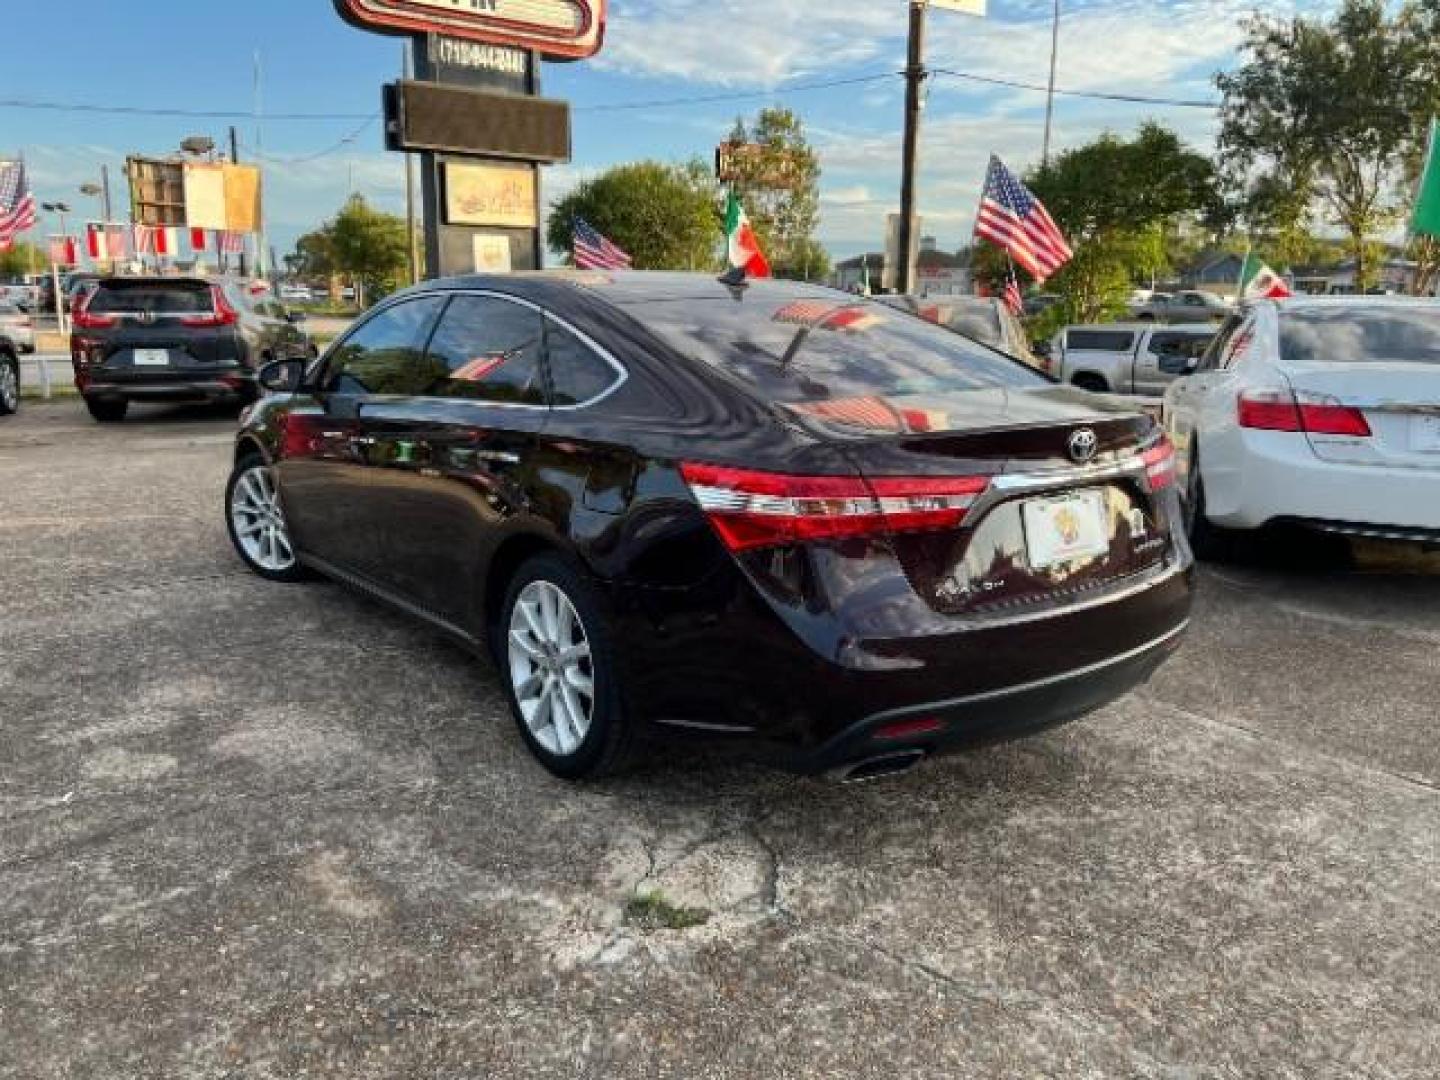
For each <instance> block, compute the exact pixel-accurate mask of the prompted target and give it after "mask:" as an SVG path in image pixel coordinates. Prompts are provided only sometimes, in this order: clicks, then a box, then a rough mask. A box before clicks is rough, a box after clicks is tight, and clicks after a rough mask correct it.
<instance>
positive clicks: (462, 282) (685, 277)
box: [404, 270, 866, 307]
mask: <svg viewBox="0 0 1440 1080" xmlns="http://www.w3.org/2000/svg"><path fill="white" fill-rule="evenodd" d="M435 289H444V290H453V289H487V290H492V291H494V292H499V293H506V294H509V295H511V296H517V297H520V298H522V299H527V300H531V301H533V302H535V303H542V304H543V303H545V302H547V301H549V302H563V300H564V298H565V297H567V296H568V297H571V298H573V297H574V296H575V295H576V294H580V293H584V294H589V295H591V296H594V297H597V298H599V299H602V300H606V301H608V302H610V303H612V304H616V305H618V306H620V307H629V306H632V305H635V304H644V303H647V302H653V301H657V300H736V299H741V300H743V299H744V298H746V297H754V298H755V299H756V300H761V299H767V300H779V301H783V300H799V299H825V300H833V301H835V302H836V303H837V304H855V303H865V302H866V301H865V298H864V297H857V296H855V295H854V294H853V293H847V292H843V291H841V290H840V289H832V288H830V287H828V286H826V285H816V284H811V283H808V282H803V281H781V280H777V279H775V278H764V279H752V280H750V281H748V282H746V284H745V286H744V288H743V289H740V288H736V287H734V286H730V285H726V284H725V283H724V282H722V281H720V279H719V278H718V277H717V276H716V275H714V274H685V273H670V272H664V271H645V270H626V271H617V272H615V273H606V272H601V271H586V270H578V271H577V270H540V271H535V272H526V273H518V274H505V275H497V274H467V275H462V276H459V277H449V278H438V279H436V280H434V281H427V282H423V283H421V284H420V285H416V286H412V287H411V288H410V289H406V290H404V292H406V293H410V292H424V291H433V290H435ZM737 294H739V295H738V297H737Z"/></svg>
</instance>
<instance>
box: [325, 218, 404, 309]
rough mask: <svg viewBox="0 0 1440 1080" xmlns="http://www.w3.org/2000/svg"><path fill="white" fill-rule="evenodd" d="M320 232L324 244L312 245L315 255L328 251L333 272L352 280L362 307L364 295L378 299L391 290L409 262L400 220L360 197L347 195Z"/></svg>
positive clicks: (402, 220)
mask: <svg viewBox="0 0 1440 1080" xmlns="http://www.w3.org/2000/svg"><path fill="white" fill-rule="evenodd" d="M321 232H322V233H323V235H324V237H325V239H326V243H325V244H324V245H320V244H317V245H316V248H315V254H316V256H317V257H323V252H324V251H326V250H327V249H328V252H329V257H330V259H331V260H332V263H333V267H334V269H335V270H336V271H338V272H339V273H342V274H348V275H349V276H350V278H351V280H352V281H354V283H355V286H356V294H357V295H356V299H357V300H359V301H360V303H361V304H362V306H363V305H364V303H365V302H366V296H367V295H369V296H371V297H372V298H378V297H380V296H383V295H384V294H385V293H387V292H393V291H394V290H395V288H396V287H397V285H398V283H399V280H400V277H401V275H402V274H404V272H405V268H406V266H407V265H408V263H409V259H410V254H409V249H410V245H409V241H408V239H407V237H406V228H405V219H404V218H402V217H399V216H398V215H396V214H387V213H385V212H384V211H383V210H376V209H375V208H374V207H372V206H371V205H370V204H369V203H368V202H366V201H365V197H364V196H363V195H358V194H357V195H351V196H350V198H349V199H348V200H346V202H345V205H344V207H343V208H342V209H341V210H340V213H338V214H336V215H335V220H334V221H332V222H329V223H327V224H326V226H325V227H324V228H323V229H322V230H321Z"/></svg>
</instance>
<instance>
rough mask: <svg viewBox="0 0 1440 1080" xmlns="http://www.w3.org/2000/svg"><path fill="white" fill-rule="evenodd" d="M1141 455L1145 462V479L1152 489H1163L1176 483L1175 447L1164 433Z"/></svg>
mask: <svg viewBox="0 0 1440 1080" xmlns="http://www.w3.org/2000/svg"><path fill="white" fill-rule="evenodd" d="M1140 457H1141V460H1143V461H1144V462H1145V479H1146V480H1148V481H1149V483H1150V490H1151V491H1163V490H1164V489H1165V488H1168V487H1170V485H1172V484H1174V483H1175V447H1174V445H1173V444H1172V443H1171V442H1170V440H1169V439H1168V438H1166V437H1165V436H1164V435H1161V436H1160V441H1159V442H1157V443H1156V444H1155V445H1154V446H1152V447H1151V448H1150V449H1149V450H1146V451H1145V453H1143V454H1141V455H1140Z"/></svg>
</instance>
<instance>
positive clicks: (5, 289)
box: [0, 279, 39, 311]
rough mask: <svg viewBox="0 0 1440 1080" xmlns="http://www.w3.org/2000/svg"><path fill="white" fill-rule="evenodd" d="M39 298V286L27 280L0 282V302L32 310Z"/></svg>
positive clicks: (23, 309)
mask: <svg viewBox="0 0 1440 1080" xmlns="http://www.w3.org/2000/svg"><path fill="white" fill-rule="evenodd" d="M38 299H39V288H38V287H37V286H35V285H33V284H31V283H30V282H29V281H24V280H19V279H17V280H12V281H6V282H0V304H3V305H6V306H8V307H15V308H19V309H20V310H21V311H32V310H34V308H35V305H36V303H37V301H38Z"/></svg>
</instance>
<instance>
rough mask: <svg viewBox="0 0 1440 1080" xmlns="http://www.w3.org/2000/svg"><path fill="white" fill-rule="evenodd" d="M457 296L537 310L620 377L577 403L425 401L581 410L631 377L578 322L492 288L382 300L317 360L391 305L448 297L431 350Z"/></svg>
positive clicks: (431, 291) (546, 359) (323, 360)
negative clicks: (482, 297) (489, 300)
mask: <svg viewBox="0 0 1440 1080" xmlns="http://www.w3.org/2000/svg"><path fill="white" fill-rule="evenodd" d="M457 296H484V297H489V298H492V299H495V300H504V301H507V302H509V303H511V304H518V305H519V306H520V307H524V308H529V309H530V310H531V311H534V312H537V313H538V314H539V315H540V317H541V319H548V320H549V321H551V322H553V323H555V325H557V326H559V327H561V328H562V329H564V330H567V331H569V332H570V333H572V334H574V335H575V336H576V337H577V338H579V339H580V341H581V342H582V343H583V344H584V345H585V347H586V348H588V349H589V350H590V351H591V352H593V353H595V355H597V356H599V357H600V359H601V360H603V361H605V363H606V364H607V365H609V367H610V370H611V371H613V372H614V373H615V375H616V376H617V377H616V379H615V381H614V382H612V383H611V384H610V385H609V386H607V387H606V388H605V389H604V390H602V391H601V392H600V393H598V394H596V395H595V396H594V397H592V398H588V399H586V400H585V401H581V402H579V403H577V404H574V405H554V404H550V403H546V404H544V405H529V404H526V403H525V402H519V401H475V400H472V399H467V398H447V397H430V396H427V395H421V394H417V395H416V397H418V398H422V399H423V400H425V401H458V402H466V403H467V404H470V405H477V406H480V407H482V408H486V409H525V410H528V411H530V412H579V411H580V410H581V409H588V408H590V407H591V406H592V405H598V404H599V403H600V402H602V401H604V400H605V399H606V398H608V397H609V396H610V395H611V394H613V393H615V392H616V391H617V390H619V389H620V388H621V387H622V386H624V385H625V384H626V383H627V382H629V381H630V372H629V370H628V369H627V368H626V367H625V365H624V364H622V363H620V361H619V360H617V359H616V358H615V354H614V353H612V352H611V351H610V350H609V349H607V348H605V346H603V345H601V344H600V343H599V342H597V341H596V340H595V339H594V338H592V337H591V336H590V335H589V334H587V333H585V331H583V330H581V329H580V328H579V327H577V326H575V325H574V324H573V323H571V322H569V321H568V320H567V319H563V318H561V317H560V316H559V315H556V314H555V313H554V312H552V311H548V310H546V309H545V308H543V307H541V306H540V305H539V304H537V303H535V302H534V301H533V300H527V299H525V298H524V297H522V296H511V295H510V294H509V293H502V292H496V291H495V290H493V289H427V290H424V291H423V292H416V293H407V294H406V295H405V296H403V297H397V298H396V299H395V300H394V301H393V302H390V303H386V304H382V305H380V306H379V307H377V308H375V309H374V310H372V311H370V312H368V313H367V314H366V315H365V318H364V319H363V320H361V321H360V322H358V323H356V324H355V325H354V326H352V327H350V329H349V330H347V331H346V332H345V335H344V337H340V338H336V339H335V341H334V342H333V343H332V344H331V346H330V348H329V349H327V350H325V355H324V356H322V357H320V359H319V361H317V363H321V364H324V363H326V362H328V360H329V357H330V354H331V353H333V352H334V351H335V350H336V349H339V348H341V347H343V346H344V344H345V342H346V341H347V340H349V338H350V337H351V335H353V334H355V333H356V332H357V331H359V330H360V329H361V328H362V327H364V326H365V324H366V323H368V322H370V321H371V320H372V319H375V318H377V317H379V316H380V315H382V314H383V313H384V312H386V311H389V310H390V309H391V308H394V307H399V306H400V305H401V304H404V303H408V302H410V301H412V300H427V299H432V298H438V299H440V300H443V301H445V307H444V308H442V309H441V310H440V315H439V317H438V318H437V319H436V320H435V325H434V326H432V327H431V328H430V336H429V338H427V339H426V342H425V347H426V350H427V351H428V350H429V347H430V341H431V340H432V339H433V338H434V336H435V334H436V332H437V331H438V330H439V329H440V324H441V323H442V322H444V320H445V313H446V311H448V310H449V307H450V300H451V299H453V298H454V297H457ZM544 362H545V365H546V370H547V372H548V370H549V365H550V357H549V355H548V350H547V354H546V356H545V357H544Z"/></svg>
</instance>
